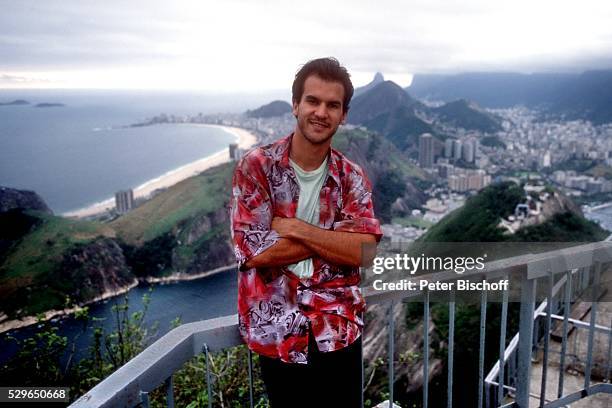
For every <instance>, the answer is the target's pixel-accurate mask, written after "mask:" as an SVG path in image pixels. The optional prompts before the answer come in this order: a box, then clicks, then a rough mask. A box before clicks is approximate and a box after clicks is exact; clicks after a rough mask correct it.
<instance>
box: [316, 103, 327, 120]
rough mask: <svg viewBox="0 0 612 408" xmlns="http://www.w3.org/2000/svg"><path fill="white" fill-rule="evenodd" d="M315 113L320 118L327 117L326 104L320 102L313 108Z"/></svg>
mask: <svg viewBox="0 0 612 408" xmlns="http://www.w3.org/2000/svg"><path fill="white" fill-rule="evenodd" d="M315 115H316V116H318V117H321V118H324V117H327V106H326V105H325V104H324V103H320V104H319V106H317V109H316V110H315Z"/></svg>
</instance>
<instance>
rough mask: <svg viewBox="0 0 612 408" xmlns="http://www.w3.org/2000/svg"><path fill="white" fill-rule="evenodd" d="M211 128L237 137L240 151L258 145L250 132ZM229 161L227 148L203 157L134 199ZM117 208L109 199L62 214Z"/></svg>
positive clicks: (159, 179) (145, 186) (154, 182)
mask: <svg viewBox="0 0 612 408" xmlns="http://www.w3.org/2000/svg"><path fill="white" fill-rule="evenodd" d="M204 126H210V127H217V128H221V129H223V130H225V131H227V132H229V133H232V134H233V135H235V136H236V140H237V143H238V147H239V148H240V149H245V150H246V149H249V148H251V147H252V146H253V145H254V144H255V143H257V137H256V136H255V135H254V134H253V133H251V132H249V131H248V130H245V129H241V128H237V127H230V126H220V125H204ZM227 161H229V148H225V149H223V150H221V151H218V152H216V153H214V154H211V155H210V156H206V157H203V158H202V159H199V160H196V161H194V162H191V163H188V164H186V165H184V166H181V167H178V168H176V169H173V170H171V171H169V172H167V173H165V174H162V175H161V176H159V177H157V178H154V179H152V180H149V181H147V182H146V183H144V184H141V185H140V186H138V187H136V188H134V189H133V191H134V198H135V199H136V198H140V197H147V196H148V195H149V194H151V193H152V192H153V191H155V190H157V189H160V188H167V187H170V186H172V185H174V184H176V183H178V182H179V181H182V180H185V179H186V178H189V177H192V176H195V175H197V174H199V173H201V172H203V171H204V170H206V169H209V168H211V167H214V166H217V165H219V164H221V163H225V162H227ZM114 207H115V198H114V197H112V198H109V199H107V200H104V201H102V202H99V203H95V204H93V205H90V206H88V207H85V208H81V209H79V210H76V211H71V212H67V213H64V214H62V215H63V216H65V217H77V218H81V217H88V216H91V215H95V214H100V213H102V212H104V211H106V210H109V209H112V208H114Z"/></svg>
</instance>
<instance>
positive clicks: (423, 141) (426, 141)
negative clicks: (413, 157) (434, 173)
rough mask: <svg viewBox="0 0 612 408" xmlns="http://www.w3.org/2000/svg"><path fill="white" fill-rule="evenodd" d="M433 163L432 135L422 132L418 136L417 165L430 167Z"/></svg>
mask: <svg viewBox="0 0 612 408" xmlns="http://www.w3.org/2000/svg"><path fill="white" fill-rule="evenodd" d="M433 164H434V151H433V136H432V135H431V134H429V133H423V134H422V135H421V136H419V166H420V167H422V168H424V169H430V168H432V167H433Z"/></svg>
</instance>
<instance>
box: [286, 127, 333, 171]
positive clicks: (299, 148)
mask: <svg viewBox="0 0 612 408" xmlns="http://www.w3.org/2000/svg"><path fill="white" fill-rule="evenodd" d="M330 145H331V138H330V139H329V141H327V142H325V143H322V144H313V143H311V142H309V141H308V139H306V138H305V137H304V135H302V133H301V132H300V130H299V129H298V128H297V127H296V129H295V131H294V132H293V138H292V140H291V150H290V151H289V157H290V158H291V160H293V161H294V162H295V163H296V164H297V165H298V166H300V168H301V169H303V170H306V171H312V170H316V169H318V168H319V167H320V166H321V163H323V161H324V160H325V157H326V156H327V153H328V152H329V146H330Z"/></svg>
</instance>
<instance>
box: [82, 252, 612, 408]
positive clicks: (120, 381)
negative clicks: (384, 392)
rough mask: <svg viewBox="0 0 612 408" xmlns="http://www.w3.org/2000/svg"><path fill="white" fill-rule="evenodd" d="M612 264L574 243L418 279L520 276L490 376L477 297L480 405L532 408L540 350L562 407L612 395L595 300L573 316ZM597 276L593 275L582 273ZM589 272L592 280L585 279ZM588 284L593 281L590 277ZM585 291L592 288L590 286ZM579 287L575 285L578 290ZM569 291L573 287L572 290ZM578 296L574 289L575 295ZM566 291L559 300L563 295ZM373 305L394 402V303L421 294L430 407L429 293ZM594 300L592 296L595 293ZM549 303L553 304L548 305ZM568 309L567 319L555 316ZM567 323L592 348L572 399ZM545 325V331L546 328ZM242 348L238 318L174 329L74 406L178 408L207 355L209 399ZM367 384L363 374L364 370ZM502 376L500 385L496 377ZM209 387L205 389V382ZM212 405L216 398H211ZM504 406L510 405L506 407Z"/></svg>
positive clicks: (397, 295) (606, 255) (377, 296)
mask: <svg viewBox="0 0 612 408" xmlns="http://www.w3.org/2000/svg"><path fill="white" fill-rule="evenodd" d="M610 262H612V243H610V242H599V243H592V244H587V245H580V246H575V247H571V248H567V249H563V250H556V251H551V252H546V253H541V254H535V255H522V256H517V257H513V258H508V259H504V260H501V261H495V262H491V263H488V264H487V268H486V273H485V274H484V275H483V273H482V272H480V273H478V272H475V271H467V272H465V273H464V274H462V275H457V274H456V273H454V272H452V271H446V272H440V273H436V274H435V279H434V276H433V275H425V276H420V277H418V279H419V280H423V279H430V280H431V281H434V280H435V281H440V282H453V281H455V280H457V279H459V278H462V279H467V278H469V277H470V276H472V277H475V276H482V278H483V279H484V280H486V281H494V280H498V279H501V278H514V279H519V280H520V282H521V291H520V319H519V333H517V334H516V335H515V336H514V337H513V338H512V339H511V341H510V342H509V344H506V343H507V341H506V339H507V336H506V331H507V319H508V303H509V301H508V291H507V290H506V291H504V293H503V299H502V301H501V309H502V310H501V327H500V336H499V359H498V361H497V363H496V364H495V366H494V367H493V369H492V370H491V371H490V372H489V373H488V375H487V376H486V377H485V371H484V370H485V335H486V323H487V314H486V311H487V307H486V306H487V304H488V299H487V292H486V291H482V292H481V295H480V305H481V309H480V310H481V313H480V326H479V327H480V332H479V353H478V359H479V365H478V373H477V375H478V407H483V406H487V407H491V406H503V407H520V408H527V407H529V398H530V391H529V390H530V384H531V368H532V357H533V353H534V350H538V349H542V352H543V379H542V383H541V388H540V393H539V397H540V403H539V406H541V407H559V406H564V405H567V404H569V403H571V402H573V401H576V400H578V399H581V398H585V397H587V396H589V395H593V394H596V393H612V384H609V383H598V384H592V382H591V370H592V355H593V338H594V334H595V332H596V331H598V332H601V333H605V334H607V336H608V337H609V340H608V344H609V347H608V360H607V378H609V375H610V349H611V348H612V332H611V330H610V328H608V327H602V326H600V325H597V324H596V309H597V302H593V303H592V306H591V311H590V313H591V316H590V323H588V324H587V323H584V322H580V321H579V320H576V319H570V318H569V310H570V307H569V306H570V304H571V302H572V299H573V298H572V296H573V295H574V294H575V293H573V292H571V290H572V285H571V282H572V280H574V281H576V279H574V278H575V277H580V279H581V280H580V279H579V281H581V282H585V283H589V282H590V288H591V289H592V290H593V291H597V290H598V288H599V285H598V284H599V279H600V277H601V272H602V265H604V264H606V263H610ZM585 271H592V272H585ZM585 274H588V276H589V277H590V278H588V279H586V280H585ZM589 279H590V280H589ZM538 281H546V282H548V283H549V285H548V296H547V299H546V301H544V302H543V303H542V304H540V305H539V306H538V307H537V308H536V282H538ZM587 286H589V285H588V284H587ZM578 287H579V286H578V285H575V286H574V288H578ZM568 288H569V289H568ZM576 293H577V292H576ZM561 294H563V299H562V301H560V300H559V296H560V295H561ZM365 295H366V301H367V304H368V305H373V304H387V305H389V309H388V315H387V316H388V317H387V319H388V321H387V330H388V344H387V348H388V349H387V351H388V373H387V375H388V383H389V390H388V393H389V397H388V399H389V401H393V397H394V385H395V377H394V373H395V360H396V359H395V355H396V352H395V348H396V345H395V340H394V339H395V335H394V332H395V324H394V322H395V317H394V313H393V308H394V305H396V304H397V303H398V302H402V301H405V300H406V298H409V297H414V296H422V297H423V302H424V308H423V309H424V314H423V317H424V320H423V323H424V324H423V338H424V341H423V346H424V349H423V406H424V407H428V404H429V388H428V384H429V356H430V354H429V353H430V350H429V349H430V345H429V344H430V333H429V331H430V323H429V322H430V315H429V313H430V296H429V291H427V290H426V289H425V290H423V291H395V292H389V291H385V292H380V291H375V290H373V289H372V288H368V289H366V290H365ZM593 295H594V296H596V294H595V293H593ZM548 299H551V300H552V301H550V302H549V301H548ZM448 307H449V320H448V325H449V331H448V339H447V340H448V341H447V344H448V360H447V384H448V392H447V403H446V405H447V406H448V407H449V408H450V407H452V406H453V370H454V354H455V353H454V343H455V339H454V336H455V308H456V302H455V299H454V298H451V299H450V301H449V302H448ZM561 310H562V311H563V316H560V315H558V314H557V313H558V312H559V311H561ZM553 319H555V320H559V319H560V320H561V321H562V322H563V327H562V339H563V340H562V343H561V346H562V349H561V351H560V353H559V354H560V360H561V365H560V367H562V368H561V373H560V374H559V375H560V378H559V389H558V393H557V398H555V399H553V400H546V399H545V395H546V376H547V370H548V360H549V359H550V344H549V338H550V331H551V322H552V320H553ZM570 324H571V325H572V326H573V327H576V328H578V329H579V330H585V329H588V331H589V334H588V342H587V343H588V344H587V352H586V358H585V375H584V387H583V388H582V389H580V390H578V391H574V392H571V393H569V394H563V374H562V372H563V368H564V367H565V363H564V360H565V359H566V358H567V342H568V340H567V338H568V332H569V330H570V329H569V326H570ZM541 325H543V326H544V330H541V327H540V326H541ZM240 344H242V340H241V338H240V336H239V334H238V327H237V316H236V315H233V316H226V317H220V318H216V319H210V320H206V321H200V322H195V323H189V324H184V325H182V326H179V327H178V328H176V329H174V330H172V331H170V332H169V333H167V334H166V335H165V336H163V337H162V338H160V339H159V340H157V341H156V342H155V343H153V344H152V345H151V346H149V347H147V348H146V349H145V350H144V351H143V352H142V353H140V354H139V355H137V356H136V357H135V358H133V359H132V360H130V361H129V362H128V363H127V364H125V365H124V366H123V367H121V368H120V369H118V370H117V371H116V372H115V373H113V374H111V375H110V376H109V377H107V378H106V379H105V380H103V381H102V382H100V383H99V384H98V385H96V386H95V387H94V388H92V389H91V390H90V391H88V392H87V393H86V394H85V395H83V396H82V397H81V398H79V399H78V400H77V401H75V402H74V403H73V404H72V405H71V406H72V407H75V408H78V407H118V406H127V407H134V406H138V405H140V406H145V407H146V406H148V404H149V393H150V392H151V391H153V390H154V389H156V388H158V387H159V386H160V385H162V384H165V388H166V395H167V397H166V402H167V405H168V406H169V407H172V406H173V405H174V403H173V400H174V396H173V381H172V377H173V374H174V373H175V372H176V371H177V370H178V369H180V368H181V367H182V366H183V365H184V364H185V363H186V362H187V361H189V360H190V359H192V358H193V357H195V356H198V355H200V354H201V353H204V354H205V355H206V362H207V364H206V375H205V376H204V378H203V379H202V383H203V384H204V383H206V387H207V392H208V395H209V396H210V395H212V387H213V384H212V382H211V375H210V369H209V365H210V364H209V363H208V361H209V354H210V353H214V352H218V351H221V350H222V349H225V348H229V347H234V346H238V345H240ZM248 363H249V370H248V371H249V390H250V392H249V401H250V406H251V407H253V405H254V401H253V370H252V361H251V354H250V352H249V361H248ZM362 379H363V372H362ZM499 379H502V380H499ZM203 386H204V385H203ZM208 401H209V402H208V403H209V406H212V398H209V399H208ZM504 404H505V405H504Z"/></svg>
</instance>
